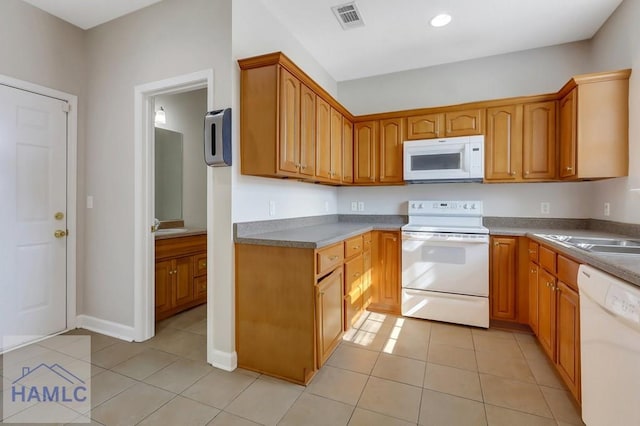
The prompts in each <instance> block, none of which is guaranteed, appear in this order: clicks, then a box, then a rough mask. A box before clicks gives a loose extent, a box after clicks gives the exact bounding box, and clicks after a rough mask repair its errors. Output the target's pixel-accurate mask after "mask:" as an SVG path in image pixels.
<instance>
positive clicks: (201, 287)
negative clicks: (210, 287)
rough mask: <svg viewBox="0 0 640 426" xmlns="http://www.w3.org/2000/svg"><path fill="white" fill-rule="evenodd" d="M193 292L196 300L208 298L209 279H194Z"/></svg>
mask: <svg viewBox="0 0 640 426" xmlns="http://www.w3.org/2000/svg"><path fill="white" fill-rule="evenodd" d="M193 292H194V294H195V297H196V299H200V298H204V299H206V298H207V277H206V276H204V277H197V278H194V279H193Z"/></svg>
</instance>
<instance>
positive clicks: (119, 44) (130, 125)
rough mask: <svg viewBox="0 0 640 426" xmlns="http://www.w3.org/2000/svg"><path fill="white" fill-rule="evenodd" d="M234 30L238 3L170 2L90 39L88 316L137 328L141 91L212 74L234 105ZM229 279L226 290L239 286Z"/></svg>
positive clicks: (221, 99)
mask: <svg viewBox="0 0 640 426" xmlns="http://www.w3.org/2000/svg"><path fill="white" fill-rule="evenodd" d="M230 25H231V0H165V1H162V2H160V3H157V4H155V5H153V6H150V7H148V8H145V9H142V10H140V11H138V12H136V13H133V14H130V15H127V16H124V17H122V18H119V19H116V20H114V21H110V22H108V23H106V24H103V25H101V26H98V27H96V28H94V29H91V30H89V31H88V32H87V34H86V43H87V45H86V63H87V78H88V85H87V86H88V98H89V105H88V114H87V115H88V120H87V149H86V162H87V165H90V167H87V173H86V193H87V194H88V195H92V196H93V197H94V208H93V209H92V210H88V211H87V220H86V240H87V242H88V244H87V247H86V269H87V274H86V275H87V276H86V283H85V287H86V288H85V290H86V291H85V296H84V314H86V315H88V316H92V317H96V318H98V319H101V320H107V321H112V322H115V323H118V324H122V325H125V326H133V323H134V306H133V289H134V282H133V281H134V277H133V274H134V265H133V240H134V237H133V230H134V229H133V226H134V217H133V215H134V197H136V196H137V194H134V189H133V182H134V87H135V86H137V85H140V84H145V83H149V82H153V81H158V80H162V79H166V78H170V77H174V76H179V75H183V74H188V73H192V72H194V71H199V70H204V69H211V68H212V69H214V72H215V81H214V93H215V99H214V101H215V104H216V105H220V106H222V105H225V106H226V105H229V104H230V102H231V85H230V82H231V73H230V70H231V65H230V61H231V27H230ZM213 179H214V178H213V177H212V176H210V180H209V181H210V183H211V184H212V185H214V186H215V185H216V184H217V183H216V182H214V181H213ZM221 207H222V208H223V211H224V206H221ZM226 209H227V210H230V204H229V203H227V206H226ZM221 217H222V216H221ZM223 219H224V218H223ZM222 223H223V222H222ZM230 227H231V225H230V223H229V224H225V228H226V229H229V228H230ZM225 250H226V251H228V250H229V248H228V247H226V246H225V247H224V248H222V249H221V251H222V252H224V251H225ZM221 257H223V256H221ZM215 278H216V279H217V277H215ZM226 279H227V281H222V282H221V283H220V287H230V286H232V281H230V280H229V279H228V277H226ZM211 284H213V282H211ZM212 290H213V291H217V287H216V286H213V285H212ZM223 303H224V305H227V304H228V302H227V301H223ZM228 321H229V320H228V319H227V322H228ZM230 340H231V341H232V337H229V336H226V338H225V341H226V342H227V343H228V341H230ZM221 345H223V346H224V344H221ZM229 346H230V345H229V344H227V345H226V349H228V348H229Z"/></svg>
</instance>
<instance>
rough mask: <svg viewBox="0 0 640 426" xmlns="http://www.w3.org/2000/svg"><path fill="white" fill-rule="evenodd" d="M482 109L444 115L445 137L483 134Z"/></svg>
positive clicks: (483, 113) (483, 112) (483, 111)
mask: <svg viewBox="0 0 640 426" xmlns="http://www.w3.org/2000/svg"><path fill="white" fill-rule="evenodd" d="M484 116H485V110H484V109H468V110H461V111H451V112H446V113H445V114H444V123H445V136H446V137H453V136H470V135H481V134H483V132H484Z"/></svg>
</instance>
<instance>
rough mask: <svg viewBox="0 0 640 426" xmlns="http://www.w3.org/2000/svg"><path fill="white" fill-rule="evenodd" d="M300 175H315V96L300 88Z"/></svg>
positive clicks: (311, 92) (307, 89)
mask: <svg viewBox="0 0 640 426" xmlns="http://www.w3.org/2000/svg"><path fill="white" fill-rule="evenodd" d="M300 174H301V175H305V176H314V175H315V174H316V94H315V93H314V92H313V90H311V89H309V88H308V87H307V86H305V85H304V84H302V85H301V86H300Z"/></svg>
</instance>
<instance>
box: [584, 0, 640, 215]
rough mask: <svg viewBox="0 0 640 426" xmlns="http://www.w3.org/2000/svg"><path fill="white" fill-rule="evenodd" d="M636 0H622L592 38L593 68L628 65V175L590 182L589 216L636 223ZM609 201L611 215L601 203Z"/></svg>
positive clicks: (639, 84) (639, 92)
mask: <svg viewBox="0 0 640 426" xmlns="http://www.w3.org/2000/svg"><path fill="white" fill-rule="evenodd" d="M638 21H640V1H637V0H625V1H624V2H623V3H622V4H621V5H620V6H619V7H618V9H617V10H616V11H615V12H614V13H613V15H611V17H610V18H609V19H608V20H607V22H606V23H605V24H604V25H603V27H602V28H601V29H600V31H598V33H597V34H596V36H595V37H594V39H593V42H592V66H593V68H594V71H606V70H613V69H622V68H632V69H633V71H632V73H631V80H630V87H629V177H628V178H620V179H611V180H606V181H600V182H596V183H594V184H593V185H594V194H593V196H592V197H591V200H592V217H594V218H598V219H607V220H616V221H620V222H628V223H640V192H634V193H632V192H630V191H629V189H632V188H640V120H638V117H640V76H639V75H638V72H640V26H639V25H638ZM605 202H609V203H611V216H609V217H605V216H604V213H603V212H604V209H603V204H604V203H605Z"/></svg>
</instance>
